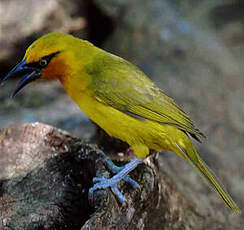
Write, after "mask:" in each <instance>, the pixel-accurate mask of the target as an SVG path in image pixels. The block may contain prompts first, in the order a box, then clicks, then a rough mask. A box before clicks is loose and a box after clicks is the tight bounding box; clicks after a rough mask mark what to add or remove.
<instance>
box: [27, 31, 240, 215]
mask: <svg viewBox="0 0 244 230" xmlns="http://www.w3.org/2000/svg"><path fill="white" fill-rule="evenodd" d="M52 53H58V54H57V55H56V56H55V57H53V58H52V60H51V61H50V63H49V64H48V65H47V66H46V67H45V68H43V69H41V73H42V77H41V79H45V78H58V79H59V80H60V82H61V83H62V85H63V87H64V89H65V90H66V91H67V93H68V94H69V95H70V96H71V98H72V99H73V100H74V101H75V102H76V103H77V104H78V105H79V107H80V108H81V109H82V110H83V111H84V112H85V113H86V114H87V116H88V117H89V118H90V119H91V120H93V121H94V122H95V123H97V124H98V125H99V126H100V127H101V128H102V129H104V130H105V131H106V132H107V133H108V134H109V135H111V136H113V137H116V138H118V139H121V140H123V141H125V142H127V143H128V144H129V145H130V146H131V148H132V149H133V150H134V152H135V155H136V156H137V157H140V158H144V157H146V156H147V155H148V154H149V149H154V150H157V151H161V150H170V151H173V152H175V153H177V154H178V155H179V156H180V157H182V158H183V159H185V160H186V161H187V162H189V163H190V164H191V165H192V166H193V168H195V170H196V171H197V172H198V173H199V174H200V175H201V176H202V178H203V179H204V180H205V181H206V182H207V183H208V184H209V185H211V187H213V188H214V189H215V190H216V191H217V192H218V194H219V195H220V196H221V198H222V199H223V200H224V202H225V203H226V204H227V205H228V207H229V208H230V209H231V210H232V211H234V212H237V211H240V210H239V208H238V207H237V205H236V204H235V202H234V201H233V200H232V199H231V197H230V196H229V195H228V193H227V192H226V191H225V190H224V189H223V187H222V186H221V185H220V183H219V182H218V180H217V178H216V176H215V175H214V174H213V173H212V172H211V171H210V170H209V169H208V167H207V166H206V165H205V164H204V163H203V161H202V159H201V158H200V156H199V155H198V153H197V151H196V150H195V148H194V146H193V144H192V142H191V139H190V137H189V136H192V137H194V138H196V139H197V140H199V138H201V137H203V134H202V133H201V132H200V131H199V130H198V129H196V128H195V127H194V125H193V122H192V120H191V119H190V118H189V117H188V116H187V115H186V114H185V113H184V112H183V110H181V109H180V108H179V107H178V106H177V105H176V104H175V103H174V101H173V100H172V99H171V98H170V97H168V96H167V95H165V94H164V93H163V92H162V90H160V89H159V88H157V87H156V86H155V85H154V83H153V82H152V81H151V80H150V79H149V78H148V77H147V76H146V75H145V74H144V73H143V72H141V71H140V70H139V69H138V68H137V67H136V66H134V65H132V64H131V63H129V62H127V61H126V60H124V59H122V58H120V57H117V56H115V55H113V54H110V53H108V52H106V51H104V50H102V49H99V48H97V47H95V46H93V45H92V44H91V43H89V42H87V41H84V40H81V39H77V38H74V37H73V36H70V35H66V34H59V33H51V34H48V35H45V36H43V37H41V38H40V39H38V40H37V41H35V42H34V43H33V44H32V45H31V46H30V47H29V48H28V50H27V52H26V55H25V57H24V60H26V63H27V64H28V63H37V62H39V60H40V59H41V58H42V57H46V56H48V55H50V54H52Z"/></svg>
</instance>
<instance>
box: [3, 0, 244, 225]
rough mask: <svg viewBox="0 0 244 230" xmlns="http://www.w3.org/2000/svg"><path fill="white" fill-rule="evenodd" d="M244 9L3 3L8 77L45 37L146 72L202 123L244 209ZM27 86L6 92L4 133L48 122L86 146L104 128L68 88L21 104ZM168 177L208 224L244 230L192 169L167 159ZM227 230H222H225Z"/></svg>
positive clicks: (165, 1) (161, 0)
mask: <svg viewBox="0 0 244 230" xmlns="http://www.w3.org/2000/svg"><path fill="white" fill-rule="evenodd" d="M243 10H244V4H243V3H242V2H241V1H233V0H232V1H231V0H204V1H199V0H181V1H180V0H177V1H176V0H106V1H104V0H93V1H87V0H83V1H82V0H80V1H78V0H76V1H75V0H71V1H65V0H60V1H58V0H41V1H40V0H39V1H34V0H22V1H19V0H0V70H1V71H0V74H1V77H3V76H4V74H5V73H7V72H8V71H9V70H10V69H11V68H12V67H13V66H14V65H15V64H16V63H17V62H19V61H20V60H21V59H22V57H23V55H24V52H25V49H26V48H27V47H28V46H29V45H30V44H31V42H32V41H34V40H35V39H36V38H38V37H40V36H41V35H43V34H45V33H47V32H52V31H60V32H66V33H72V34H74V35H75V36H79V37H81V38H83V39H88V40H89V41H91V42H93V43H94V44H96V45H97V46H99V47H102V48H104V49H106V50H108V51H110V52H112V53H114V54H117V55H119V56H121V57H123V58H125V59H127V60H129V61H131V62H132V63H134V64H136V65H137V66H139V67H140V68H141V69H142V70H143V71H144V72H145V73H146V74H147V75H148V76H149V77H150V78H151V79H152V80H153V81H155V82H156V83H157V85H158V86H159V87H160V88H162V89H163V90H164V91H165V92H166V93H167V94H168V95H170V96H171V97H172V98H174V99H175V101H176V102H177V103H178V104H179V105H181V107H182V108H184V110H185V111H186V112H187V113H188V114H189V115H190V116H191V117H192V119H193V120H194V121H195V123H196V126H197V127H198V128H199V129H200V130H201V131H202V132H204V133H205V135H206V136H207V139H206V140H204V142H203V144H201V145H198V144H197V147H198V149H199V152H200V154H201V156H202V157H203V159H204V160H205V161H206V162H207V163H208V165H209V166H210V167H211V168H212V169H213V170H214V171H215V172H216V174H217V175H218V176H219V177H220V179H221V181H222V182H223V184H224V185H225V186H226V187H227V189H228V191H229V192H230V193H231V194H232V196H233V199H234V200H236V201H237V203H238V204H239V205H240V207H242V209H243V208H244V198H243V197H244V168H243V164H244V156H243V150H244V103H243V101H244V77H243V70H244V65H243V60H244V52H243V51H244V14H243ZM17 80H18V79H13V80H12V81H10V82H8V84H6V86H5V87H1V88H0V100H1V104H0V127H1V128H2V127H6V126H9V125H11V124H15V123H25V122H35V121H40V122H44V123H48V124H51V125H53V126H56V127H59V128H62V129H65V130H68V131H69V132H71V133H72V134H75V135H77V136H79V137H81V138H84V139H86V140H88V141H89V140H90V138H91V137H92V136H93V135H94V132H95V128H94V125H93V124H92V123H91V122H90V121H89V120H88V119H87V118H86V116H85V115H84V114H83V113H82V112H81V111H80V110H79V108H78V106H77V105H75V104H74V103H73V102H72V101H71V99H70V98H69V97H68V96H67V95H66V93H65V92H64V91H63V89H62V87H61V86H60V84H59V82H56V81H51V82H42V83H37V84H36V83H34V84H31V85H29V86H28V87H26V89H25V90H24V91H23V92H21V93H20V94H19V95H18V96H17V97H16V98H15V99H14V100H12V99H10V98H9V95H10V94H11V92H12V90H13V89H14V87H15V85H16V83H17ZM160 156H161V158H160V165H161V166H162V168H164V170H167V171H168V173H169V175H170V176H171V177H172V178H173V180H174V181H175V182H176V185H177V187H178V188H179V189H180V190H181V191H184V194H185V196H186V197H187V199H189V200H190V201H191V202H193V203H195V204H196V205H197V207H198V208H199V210H200V212H201V213H202V214H203V215H210V216H215V217H216V216H217V218H218V220H219V221H220V222H223V223H226V226H227V228H226V229H230V228H231V229H242V228H241V226H242V224H244V223H243V220H242V219H243V218H242V217H243V216H242V217H241V216H240V217H237V216H232V215H230V213H229V210H228V209H226V208H225V206H224V204H223V203H222V201H221V200H220V199H219V198H218V197H217V196H216V194H215V193H214V192H212V191H211V190H210V189H209V188H207V186H205V184H203V183H202V182H201V180H200V179H199V177H198V176H197V175H196V174H195V172H193V170H192V168H190V167H189V166H188V165H187V164H186V163H185V162H184V161H182V160H181V159H179V158H178V157H176V156H175V155H174V154H172V153H162V154H161V155H160ZM216 229H217V226H216Z"/></svg>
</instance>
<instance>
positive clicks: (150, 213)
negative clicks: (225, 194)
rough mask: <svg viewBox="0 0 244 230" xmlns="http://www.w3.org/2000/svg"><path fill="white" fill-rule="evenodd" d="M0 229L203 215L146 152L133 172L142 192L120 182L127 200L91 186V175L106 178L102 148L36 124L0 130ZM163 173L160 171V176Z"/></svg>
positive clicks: (156, 222) (195, 221)
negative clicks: (91, 196) (90, 191)
mask: <svg viewBox="0 0 244 230" xmlns="http://www.w3.org/2000/svg"><path fill="white" fill-rule="evenodd" d="M0 156H1V159H0V169H1V171H0V191H1V192H0V228H1V229H4V230H5V229H158V227H159V226H161V227H160V228H165V229H188V228H194V229H200V228H199V227H200V226H202V225H204V218H202V217H200V216H199V214H198V212H197V210H196V209H195V208H194V206H192V204H191V203H189V202H188V201H187V200H186V199H185V198H184V195H182V194H181V193H179V192H178V191H177V189H176V187H175V186H174V185H173V184H172V182H171V180H170V179H169V177H168V175H167V174H166V173H163V174H161V175H160V174H158V168H157V167H156V165H157V160H156V159H155V158H153V157H150V158H149V159H147V161H146V165H145V164H144V165H140V166H139V167H138V168H137V169H136V170H135V171H134V172H133V173H132V177H133V178H135V179H136V180H137V181H138V182H139V184H140V186H141V187H140V190H137V191H136V190H133V189H132V188H130V186H128V185H126V184H124V183H121V184H122V186H121V188H122V192H123V193H124V194H125V196H126V198H127V199H128V203H127V204H124V205H121V204H120V203H119V202H118V201H117V200H116V199H115V197H114V196H113V195H112V194H111V192H108V190H106V191H102V190H100V191H96V192H95V193H94V199H93V200H92V201H90V202H89V200H88V189H89V188H90V187H91V186H92V178H93V177H94V176H95V175H97V176H109V173H108V172H107V171H106V170H105V168H104V166H103V163H102V158H101V154H100V153H99V151H98V150H97V149H96V148H95V147H94V146H93V147H92V146H89V145H86V144H84V143H82V141H81V140H80V139H77V138H75V137H73V136H71V135H70V134H68V133H67V132H64V131H61V130H57V129H55V128H53V127H51V126H48V125H44V124H41V123H33V124H24V125H15V126H12V127H9V128H6V129H3V130H2V131H1V132H0ZM161 176H163V177H161Z"/></svg>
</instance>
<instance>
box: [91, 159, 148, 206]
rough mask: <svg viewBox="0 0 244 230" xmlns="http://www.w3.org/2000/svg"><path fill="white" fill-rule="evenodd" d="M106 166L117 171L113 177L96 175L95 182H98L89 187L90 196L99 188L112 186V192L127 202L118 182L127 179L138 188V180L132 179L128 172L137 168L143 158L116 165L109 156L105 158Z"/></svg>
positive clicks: (121, 200) (114, 171)
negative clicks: (123, 164)
mask: <svg viewBox="0 0 244 230" xmlns="http://www.w3.org/2000/svg"><path fill="white" fill-rule="evenodd" d="M104 162H105V163H106V166H107V167H108V168H109V169H110V170H111V171H112V172H113V173H116V174H115V175H114V176H113V177H112V178H110V179H107V178H104V177H94V178H93V182H95V183H96V184H95V185H94V186H93V187H92V188H90V189H89V196H93V192H94V191H95V190H97V189H105V188H109V187H110V188H111V190H112V192H113V193H114V194H115V195H116V196H117V197H118V199H119V200H120V202H121V203H123V202H126V199H125V197H124V196H123V194H122V193H121V192H120V191H119V189H118V188H117V184H118V183H119V182H120V181H121V180H125V181H126V182H128V183H130V184H131V185H132V187H133V188H138V187H139V185H138V183H137V182H136V181H134V180H133V179H131V178H130V177H129V176H128V174H129V173H130V172H131V171H132V170H133V169H135V168H136V166H137V165H138V164H140V163H142V162H143V159H141V158H135V159H134V160H133V161H131V162H129V163H127V164H126V165H125V166H122V167H118V166H116V165H115V164H114V163H113V162H112V161H111V160H110V159H109V158H108V157H107V156H105V158H104Z"/></svg>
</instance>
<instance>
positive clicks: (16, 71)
mask: <svg viewBox="0 0 244 230" xmlns="http://www.w3.org/2000/svg"><path fill="white" fill-rule="evenodd" d="M14 76H23V77H22V79H21V80H20V82H19V83H18V85H17V86H16V88H15V90H14V92H13V94H12V97H14V96H15V95H16V94H17V93H18V92H19V91H20V90H21V89H22V88H23V87H24V86H25V85H27V84H28V83H30V82H32V81H34V80H36V79H38V78H40V77H41V70H40V69H38V68H34V67H31V66H29V65H28V64H26V60H25V59H24V60H23V61H21V62H20V63H19V64H18V65H16V66H15V67H14V68H13V69H12V70H11V71H10V72H9V73H8V74H7V75H6V76H5V77H4V78H3V80H2V83H1V84H3V83H4V82H5V81H6V80H8V79H9V78H10V77H14Z"/></svg>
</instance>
